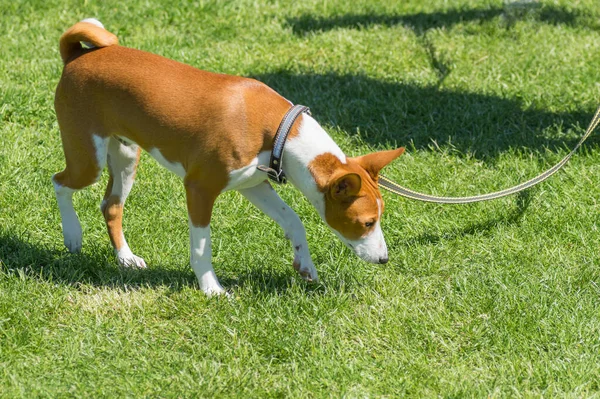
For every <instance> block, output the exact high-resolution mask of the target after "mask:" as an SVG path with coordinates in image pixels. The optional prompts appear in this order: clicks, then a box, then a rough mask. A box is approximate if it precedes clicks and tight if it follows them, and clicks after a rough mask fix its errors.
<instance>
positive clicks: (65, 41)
mask: <svg viewBox="0 0 600 399" xmlns="http://www.w3.org/2000/svg"><path fill="white" fill-rule="evenodd" d="M81 43H83V44H84V45H85V46H86V47H88V48H93V47H108V46H114V45H116V44H119V39H117V37H116V36H115V35H113V34H112V33H110V32H109V31H107V30H106V29H104V25H102V23H101V22H100V21H98V20H97V19H94V18H88V19H84V20H83V21H81V22H78V23H76V24H75V25H73V26H71V27H70V28H69V29H68V30H67V31H66V32H65V33H63V35H62V36H61V38H60V56H61V57H62V60H63V62H64V63H65V64H66V63H68V62H69V60H71V59H72V58H73V56H74V55H76V54H79V53H80V52H81V51H83V48H82V46H81Z"/></svg>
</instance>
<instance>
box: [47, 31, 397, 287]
mask: <svg viewBox="0 0 600 399" xmlns="http://www.w3.org/2000/svg"><path fill="white" fill-rule="evenodd" d="M82 43H83V44H84V45H83V46H82ZM60 55H61V57H62V60H63V62H64V68H63V71H62V76H61V78H60V82H59V83H58V87H57V89H56V97H55V101H54V106H55V110H56V116H57V119H58V124H59V128H60V134H61V139H62V146H63V150H64V155H65V161H66V167H65V169H64V170H63V171H62V172H59V173H56V174H55V175H53V176H52V182H53V185H54V189H55V192H56V199H57V202H58V208H59V210H60V215H61V219H62V228H63V235H64V244H65V246H66V247H67V249H68V250H69V251H71V252H77V251H79V250H80V249H81V243H82V230H81V224H80V223H79V219H78V218H77V214H76V213H75V209H74V208H73V201H72V197H73V193H74V192H76V191H78V190H81V189H83V188H84V187H86V186H89V185H91V184H92V183H95V182H96V181H98V179H99V178H100V175H101V173H102V171H103V169H104V167H105V166H106V165H108V170H109V174H110V177H109V181H108V187H107V188H106V193H105V195H104V199H103V200H102V203H101V206H100V209H101V211H102V214H103V215H104V218H105V221H106V227H107V230H108V235H109V237H110V241H111V243H112V246H113V248H114V250H115V253H116V256H117V259H118V262H119V263H120V264H121V265H123V266H130V267H141V268H143V267H146V263H145V262H144V260H143V259H142V258H140V257H139V256H137V255H134V253H133V252H132V251H131V249H130V248H129V246H128V245H127V241H126V240H125V237H124V235H123V229H122V218H123V206H124V204H125V200H126V199H127V196H128V194H129V192H130V190H131V187H132V185H133V181H134V177H135V173H136V168H137V164H138V162H139V158H140V153H141V149H144V150H145V151H147V152H148V153H149V154H150V155H151V156H152V157H153V158H154V159H156V160H157V161H158V163H160V164H161V165H163V166H164V167H166V168H167V169H168V170H170V171H171V172H173V173H175V174H176V175H177V176H179V177H180V178H181V179H182V180H183V185H184V187H185V192H186V201H187V210H188V216H189V218H188V219H189V220H188V221H189V229H190V252H191V256H190V263H191V266H192V268H193V270H194V272H195V274H196V276H197V278H198V282H199V285H200V288H201V289H202V291H204V292H205V293H206V294H207V295H214V294H221V293H224V292H225V291H224V289H223V287H222V286H221V284H220V283H219V281H218V279H217V277H216V275H215V272H214V269H213V266H212V261H211V239H210V220H211V212H212V208H213V204H214V202H215V199H216V198H217V197H218V196H219V194H221V193H223V192H225V191H228V190H238V191H239V192H240V193H241V194H242V195H243V196H245V197H246V198H247V199H248V200H249V201H250V202H251V203H253V204H254V205H255V206H256V207H258V208H259V209H260V210H262V211H263V212H264V213H266V214H267V215H268V216H269V217H271V218H272V219H273V220H275V222H277V223H278V224H279V225H280V226H281V227H282V229H283V230H284V232H285V235H286V237H287V238H288V239H289V240H291V243H292V248H293V251H294V261H293V267H294V268H295V269H296V270H297V271H298V273H299V274H300V275H301V276H302V278H304V279H305V280H307V281H313V282H315V281H318V275H317V271H316V269H315V266H314V264H313V261H312V259H311V256H310V252H309V249H308V243H307V241H306V232H305V230H304V226H303V225H302V222H301V221H300V219H299V217H298V216H297V215H296V213H295V212H294V211H293V210H292V209H291V208H290V207H289V206H288V205H287V204H286V203H285V202H283V200H281V198H280V197H279V196H278V195H277V193H276V192H275V190H273V188H272V186H271V185H270V183H269V182H268V179H267V173H265V172H264V170H262V169H259V168H257V166H258V165H263V164H265V163H268V160H269V158H270V154H271V151H272V150H273V146H274V144H273V139H274V136H275V134H276V132H277V130H278V126H279V124H280V122H281V121H282V118H283V117H284V115H285V114H286V113H287V112H288V110H290V109H291V107H292V103H291V102H289V101H288V100H286V99H285V98H284V97H282V96H281V95H279V94H278V93H276V92H275V91H274V90H273V89H271V88H270V87H268V86H267V85H265V84H263V83H261V82H258V81H256V80H254V79H249V78H244V77H238V76H231V75H224V74H217V73H212V72H207V71H202V70H199V69H196V68H193V67H191V66H188V65H185V64H182V63H179V62H176V61H173V60H170V59H167V58H164V57H161V56H159V55H155V54H151V53H148V52H144V51H140V50H135V49H131V48H127V47H122V46H119V45H118V39H117V37H116V36H115V35H114V34H112V33H110V32H109V31H107V30H106V29H104V26H103V25H102V24H101V23H100V22H99V21H98V20H96V19H85V20H83V21H81V22H78V23H76V24H75V25H73V26H72V27H71V28H69V29H68V30H67V31H66V32H65V33H64V34H63V35H62V37H61V38H60ZM403 152H404V148H398V149H395V150H388V151H379V152H375V153H371V154H368V155H364V156H359V157H354V158H351V157H347V156H346V155H345V154H344V153H343V152H342V150H341V149H340V148H339V147H338V146H337V145H336V144H335V142H334V141H333V140H332V139H331V137H330V136H329V135H328V134H327V133H326V132H325V130H324V129H323V128H322V127H321V126H320V125H319V124H318V123H317V122H316V121H315V119H313V118H312V117H311V116H310V115H308V114H306V113H303V114H301V115H299V116H298V118H297V119H296V120H295V121H294V123H293V125H292V127H291V130H290V133H289V136H288V139H287V141H286V146H285V157H283V160H282V166H283V169H284V170H285V173H286V175H287V178H288V179H289V181H290V182H291V183H292V184H293V185H294V186H295V187H297V188H298V189H299V190H300V191H301V192H302V193H303V194H304V195H305V196H306V197H307V199H308V200H309V201H310V202H311V204H312V205H313V206H314V207H315V208H316V209H317V211H318V213H319V215H320V217H321V218H322V219H323V220H324V221H325V223H326V224H327V225H328V226H329V227H330V228H331V230H332V231H333V232H334V233H335V235H337V236H338V237H339V239H340V240H341V241H342V242H343V243H344V244H345V245H346V246H348V247H349V248H350V249H351V250H352V251H354V252H355V253H356V255H358V256H359V257H360V258H362V259H364V260H365V261H367V262H371V263H386V262H387V261H388V251H387V246H386V242H385V239H384V236H383V233H382V230H381V224H380V220H381V215H382V213H383V211H384V201H383V198H382V196H381V193H380V192H379V188H378V185H377V181H378V174H379V171H380V170H381V169H382V168H383V167H384V166H385V165H387V164H388V163H390V162H391V161H393V160H394V159H396V158H397V157H399V156H400V155H402V153H403Z"/></svg>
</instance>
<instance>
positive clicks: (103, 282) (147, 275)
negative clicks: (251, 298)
mask: <svg viewBox="0 0 600 399" xmlns="http://www.w3.org/2000/svg"><path fill="white" fill-rule="evenodd" d="M95 252H96V253H95V254H89V253H86V252H85V251H84V252H82V253H79V254H71V253H68V252H67V251H66V250H55V249H49V248H46V247H44V246H40V245H35V244H32V243H30V240H29V238H28V237H24V236H17V235H15V234H11V233H6V232H1V231H0V272H1V271H3V270H5V271H8V272H9V273H11V272H14V273H17V274H24V275H26V276H29V277H32V278H35V279H39V280H43V281H49V282H55V283H58V284H64V285H69V286H73V287H75V288H77V287H79V286H80V285H90V286H95V287H108V288H114V289H119V288H125V287H127V288H142V287H151V288H158V287H166V288H168V289H169V290H172V291H179V290H181V289H183V288H185V287H187V288H193V289H198V283H197V280H196V276H195V275H194V272H193V271H192V269H191V268H190V266H189V265H181V269H180V270H178V269H170V268H165V267H161V266H160V265H159V266H156V265H153V266H152V267H150V268H147V269H127V268H123V267H120V266H118V265H117V263H116V260H115V258H114V256H113V254H112V250H110V249H109V248H108V247H107V250H106V251H95ZM217 268H218V265H217ZM217 274H219V273H217ZM219 281H220V282H221V284H222V285H223V287H224V288H225V289H233V290H235V289H236V288H242V289H243V288H244V287H246V286H250V287H252V289H253V290H254V291H258V292H263V293H271V294H283V293H285V292H286V291H288V290H289V289H291V288H292V287H294V286H297V285H300V286H301V287H303V289H304V290H305V291H306V292H307V293H319V292H322V291H323V287H322V286H321V285H319V284H305V283H302V282H301V279H300V277H299V276H296V275H295V272H293V271H291V265H290V272H288V273H286V272H280V271H274V270H268V271H267V270H262V269H260V268H255V269H252V270H250V271H247V272H243V273H239V274H237V277H230V276H223V277H220V278H219Z"/></svg>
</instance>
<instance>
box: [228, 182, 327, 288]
mask: <svg viewBox="0 0 600 399" xmlns="http://www.w3.org/2000/svg"><path fill="white" fill-rule="evenodd" d="M240 193H242V195H243V196H244V197H246V198H247V199H248V200H249V201H250V202H252V203H253V204H254V205H255V206H256V207H257V208H258V209H260V210H261V211H263V212H264V213H265V214H266V215H267V216H269V217H270V218H271V219H273V220H274V221H275V222H276V223H277V224H278V225H279V226H281V228H282V229H283V231H284V232H285V236H286V238H289V239H290V240H291V242H292V246H293V247H294V269H296V271H297V272H298V273H300V275H301V276H302V278H304V279H305V280H307V281H314V282H316V281H318V280H319V277H318V276H317V269H315V266H314V264H313V262H312V259H311V257H310V252H309V251H308V243H307V242H306V231H305V230H304V225H302V222H301V221H300V218H299V217H298V215H297V214H296V212H294V211H293V210H292V208H290V207H289V206H288V205H287V204H286V203H285V202H283V200H282V199H281V198H280V197H279V195H277V193H276V192H275V190H273V187H271V184H269V183H268V182H266V181H265V182H262V183H260V184H259V185H257V186H254V187H250V188H246V189H243V190H240Z"/></svg>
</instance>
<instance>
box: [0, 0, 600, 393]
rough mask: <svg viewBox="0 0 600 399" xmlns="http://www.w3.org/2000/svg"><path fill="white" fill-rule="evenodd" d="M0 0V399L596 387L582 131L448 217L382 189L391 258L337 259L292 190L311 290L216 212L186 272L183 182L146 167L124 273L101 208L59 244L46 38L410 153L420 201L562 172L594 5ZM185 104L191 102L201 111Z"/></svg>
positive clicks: (57, 65) (593, 28)
mask: <svg viewBox="0 0 600 399" xmlns="http://www.w3.org/2000/svg"><path fill="white" fill-rule="evenodd" d="M181 3H182V4H180V5H177V6H175V5H173V4H174V2H171V1H166V0H144V1H142V0H132V1H127V2H123V1H116V0H108V1H103V2H99V1H98V2H96V1H74V0H45V1H42V0H12V1H9V0H0V31H1V32H2V34H1V35H0V55H1V56H0V397H6V398H13V397H23V398H32V397H94V398H96V397H212V396H218V397H244V398H247V397H342V396H343V397H349V398H354V397H357V398H358V397H360V398H362V397H390V398H391V397H398V396H410V397H436V396H439V397H598V396H600V312H599V308H600V267H599V266H600V218H599V214H600V204H599V200H600V140H599V139H598V136H593V137H592V138H591V139H590V141H589V144H586V146H585V147H584V148H583V149H582V151H581V152H580V153H579V154H578V155H577V156H576V157H575V158H574V159H573V160H572V161H571V162H570V163H569V164H568V165H567V167H566V169H565V170H564V171H562V172H560V173H559V174H558V175H556V176H555V177H553V178H552V179H551V180H549V181H548V182H547V183H544V184H542V185H541V186H540V187H538V188H536V189H533V190H531V191H530V192H528V193H526V194H525V195H522V196H519V197H510V198H506V199H501V200H498V201H495V202H490V203H482V204H473V205H466V206H440V205H432V204H423V203H418V202H412V201H408V200H404V199H400V198H397V197H394V196H393V195H391V194H389V193H384V198H385V200H386V213H385V215H384V218H383V228H384V231H385V233H386V237H387V242H388V248H389V251H390V262H389V263H388V264H386V265H371V264H367V263H365V262H363V261H360V260H359V259H358V258H357V257H356V256H354V255H353V254H352V253H350V251H349V250H347V249H345V248H344V247H343V245H342V244H341V243H340V242H339V241H338V240H337V239H336V238H335V237H334V235H333V234H332V233H331V232H329V230H328V229H327V228H326V226H325V225H324V224H323V223H322V222H321V221H320V220H319V217H318V215H317V214H316V212H315V210H314V209H312V208H311V206H310V205H309V203H308V202H307V200H305V199H304V198H303V197H302V196H301V195H300V193H299V192H298V191H297V190H295V189H294V188H293V187H289V186H286V187H280V188H279V187H278V188H277V191H278V192H279V193H280V195H281V196H282V197H283V198H284V200H285V201H286V202H288V204H290V206H292V207H293V208H294V209H295V210H296V211H297V212H298V213H299V215H300V217H301V219H302V220H303V221H304V223H305V226H306V229H307V234H308V241H309V244H310V246H311V248H310V249H311V252H312V254H313V260H314V262H315V265H316V266H317V269H318V270H319V273H320V278H321V283H319V284H307V283H304V282H303V281H302V280H301V279H300V278H299V276H297V275H296V272H295V271H294V270H293V268H292V260H293V254H292V252H291V249H290V248H289V244H288V242H287V241H286V240H285V239H284V238H283V234H282V232H281V230H280V229H279V227H278V226H276V225H275V223H274V222H272V221H271V220H269V219H268V218H267V217H266V216H264V215H262V214H261V213H260V212H259V211H258V210H256V209H255V208H253V207H252V206H251V205H250V204H249V203H248V202H247V201H246V200H245V199H244V198H243V197H242V196H241V195H239V194H238V193H234V192H231V193H227V194H225V195H223V196H222V197H220V199H219V200H218V203H217V206H216V209H215V212H214V215H213V222H212V232H213V261H214V266H215V269H216V273H217V276H218V277H219V279H220V281H221V283H222V284H223V285H224V286H225V287H226V288H228V289H230V290H231V291H232V292H233V293H234V297H233V299H227V298H206V297H205V296H204V295H203V294H202V292H200V291H199V290H198V289H197V285H196V278H195V276H194V274H193V272H192V270H191V268H190V267H189V259H188V256H189V248H188V245H189V238H188V228H187V216H186V211H185V195H184V190H183V186H182V184H181V181H180V180H179V179H178V178H177V177H176V176H175V175H172V174H170V173H169V172H168V171H166V170H165V169H162V168H161V167H160V166H159V165H158V164H157V163H156V162H155V161H154V160H152V159H151V158H150V157H149V156H147V155H143V157H142V162H141V164H140V168H139V173H138V177H137V180H136V184H135V185H134V188H133V191H132V193H131V196H130V197H129V200H128V202H127V205H126V207H125V222H124V223H125V227H124V228H125V234H126V236H127V237H128V241H129V244H130V246H131V247H132V249H133V250H134V252H135V253H137V254H138V255H140V256H142V257H143V258H144V259H145V260H146V262H147V263H148V265H149V268H148V269H147V270H125V269H122V268H120V267H118V266H117V263H116V260H115V258H114V255H113V253H112V249H111V247H110V243H109V240H108V236H107V234H106V232H105V226H104V220H103V218H102V216H101V214H100V212H99V204H100V200H101V198H102V195H103V192H104V187H105V185H106V181H107V178H108V176H107V173H106V172H105V174H104V175H103V177H102V181H101V183H99V184H96V185H94V186H92V187H90V188H88V189H86V190H84V191H82V192H81V193H79V194H77V195H76V196H75V207H76V209H77V211H78V213H79V217H80V219H81V222H82V226H83V229H84V238H83V251H82V252H81V253H80V254H77V255H72V254H69V253H68V252H67V251H66V249H65V248H64V247H63V244H62V232H61V227H60V216H59V212H58V209H57V206H56V201H55V198H54V191H53V188H52V185H51V182H50V176H51V175H52V174H53V173H55V172H58V171H60V170H62V168H63V167H64V158H63V155H62V148H61V143H60V138H59V131H58V126H57V123H56V119H55V115H54V110H53V106H52V102H53V92H54V89H55V86H56V84H57V82H58V79H59V76H60V73H61V68H62V63H61V60H60V56H59V54H58V39H59V37H60V35H61V33H62V32H63V31H64V30H65V29H67V28H68V27H69V26H71V25H72V24H73V23H75V22H76V21H78V20H81V19H83V18H86V17H96V18H98V19H99V20H101V21H102V22H103V23H104V24H105V26H106V27H107V29H109V30H110V31H112V32H114V33H115V34H117V35H118V36H119V38H120V41H121V44H123V45H126V46H130V47H135V48H139V49H143V50H147V51H151V52H155V53H158V54H161V55H165V56H167V57H170V58H173V59H176V60H179V61H182V62H185V63H187V64H191V65H193V66H196V67H198V68H202V69H207V70H211V71H218V72H224V73H230V74H236V75H243V76H251V77H254V78H256V79H259V80H261V81H264V82H266V83H268V84H269V85H271V86H272V87H273V88H275V89H276V90H278V91H279V92H280V93H281V94H283V95H284V96H285V97H286V98H288V99H290V100H291V101H293V102H295V103H301V104H305V105H308V106H310V107H311V109H312V112H313V115H314V116H315V118H316V119H317V120H319V121H320V122H321V123H322V125H323V126H324V127H325V129H326V130H327V131H328V132H329V133H330V134H331V135H332V137H333V138H334V139H335V140H336V141H337V142H338V143H339V144H340V146H341V147H342V149H344V151H346V153H347V154H350V155H358V154H363V153H365V152H368V151H371V150H377V149H384V148H392V147H394V146H399V145H404V146H406V147H407V149H408V151H407V154H406V155H404V156H403V157H401V158H400V159H399V160H398V161H396V162H394V163H393V164H392V165H391V166H390V167H389V168H388V169H387V170H386V175H388V176H389V177H392V178H394V179H397V180H398V181H399V182H400V183H401V184H404V185H406V186H408V187H411V188H414V189H417V190H420V191H424V192H429V193H434V194H438V195H472V194H478V193H483V192H489V191H492V190H498V189H502V188H505V187H508V186H511V185H513V184H516V183H519V182H521V181H524V180H526V179H528V178H530V177H532V176H534V175H536V174H538V173H539V172H541V171H542V170H544V169H545V168H547V167H548V166H550V165H552V164H553V163H555V162H556V161H558V160H559V159H560V158H561V157H562V156H564V155H565V154H566V153H567V152H568V150H569V147H570V146H572V145H573V144H574V143H575V142H576V141H577V139H578V137H579V136H580V135H581V134H582V133H583V129H584V128H585V127H586V125H587V123H588V121H589V119H590V118H591V116H592V114H593V112H594V110H595V109H596V106H597V105H598V99H599V83H598V82H600V5H599V4H598V2H597V0H577V1H571V0H540V1H539V2H537V1H521V2H520V3H518V4H510V3H511V2H510V1H508V0H507V1H504V0H489V1H483V0H481V1H476V0H431V1H421V0H406V1H393V0H387V1H367V0H353V1H347V0H329V1H327V2H323V1H318V0H307V1H303V2H293V1H288V0H285V1H270V2H263V1H255V0H240V1H210V0H209V1H191V0H190V1H183V2H181ZM198 112H202V110H198Z"/></svg>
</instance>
